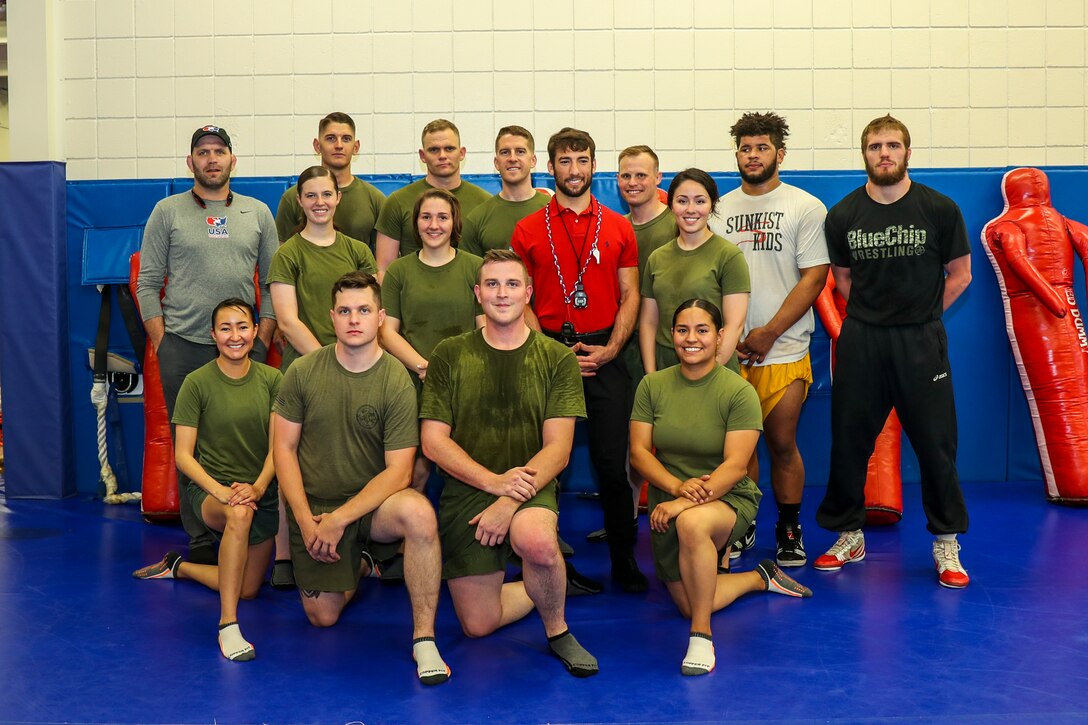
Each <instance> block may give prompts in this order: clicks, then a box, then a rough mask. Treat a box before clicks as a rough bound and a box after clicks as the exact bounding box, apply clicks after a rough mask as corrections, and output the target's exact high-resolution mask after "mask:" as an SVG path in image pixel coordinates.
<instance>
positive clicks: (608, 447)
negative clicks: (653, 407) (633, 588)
mask: <svg viewBox="0 0 1088 725" xmlns="http://www.w3.org/2000/svg"><path fill="white" fill-rule="evenodd" d="M582 387H583V390H584V391H585V395H586V414H587V415H586V424H587V425H588V427H589V459H590V461H591V462H592V463H593V469H594V470H595V471H596V473H597V485H598V487H599V490H600V492H601V505H602V507H603V508H604V528H605V531H606V532H607V533H608V548H609V550H610V551H611V553H612V559H613V560H615V559H617V558H626V557H628V556H630V555H631V554H632V553H633V552H634V549H635V531H634V527H633V526H632V525H631V522H632V521H634V519H635V507H634V501H633V500H632V496H631V484H630V483H629V482H628V479H627V444H628V431H629V430H630V425H631V405H632V403H633V399H632V396H631V377H630V375H628V373H627V367H626V366H625V365H624V363H623V360H622V359H621V358H620V357H617V358H616V359H614V360H613V361H612V362H610V363H608V364H607V365H603V366H601V367H600V368H598V369H597V374H596V375H595V376H593V377H588V378H582Z"/></svg>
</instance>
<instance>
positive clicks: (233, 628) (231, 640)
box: [219, 622, 257, 662]
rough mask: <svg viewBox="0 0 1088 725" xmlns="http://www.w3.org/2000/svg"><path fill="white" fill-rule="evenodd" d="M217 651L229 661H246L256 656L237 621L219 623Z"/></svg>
mask: <svg viewBox="0 0 1088 725" xmlns="http://www.w3.org/2000/svg"><path fill="white" fill-rule="evenodd" d="M219 651H220V652H222V653H223V656H224V657H226V658H227V659H228V660H230V661H231V662H247V661H249V660H251V659H253V658H254V657H256V656H257V653H256V651H254V649H253V645H251V644H250V643H249V642H247V641H246V638H245V637H243V636H242V630H241V629H240V628H239V627H238V623H237V622H230V623H229V624H221V625H219Z"/></svg>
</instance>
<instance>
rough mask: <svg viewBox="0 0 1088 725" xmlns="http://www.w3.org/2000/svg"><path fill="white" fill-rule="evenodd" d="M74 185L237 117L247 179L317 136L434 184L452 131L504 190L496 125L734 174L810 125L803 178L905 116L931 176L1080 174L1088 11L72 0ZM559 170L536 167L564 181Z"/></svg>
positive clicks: (68, 0) (68, 41)
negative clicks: (747, 139)
mask: <svg viewBox="0 0 1088 725" xmlns="http://www.w3.org/2000/svg"><path fill="white" fill-rule="evenodd" d="M60 11H61V15H62V18H61V22H62V28H63V35H64V42H63V45H62V55H63V58H62V64H61V68H62V73H63V81H62V84H61V85H62V89H61V90H62V97H63V105H62V108H63V112H64V114H65V131H64V146H65V154H66V156H67V160H68V176H69V178H70V179H107V178H148V177H171V176H184V175H186V173H187V172H186V169H185V166H184V161H183V157H184V155H185V153H186V152H187V145H186V144H187V143H188V138H189V135H190V134H191V133H192V131H193V130H194V129H195V128H196V127H197V126H199V125H201V124H204V123H207V122H214V123H218V124H220V125H222V126H224V127H225V128H227V129H228V131H229V132H230V133H231V135H232V137H233V138H234V141H235V144H234V145H235V152H236V153H237V155H238V156H239V168H238V171H237V173H238V174H241V175H246V176H261V175H278V174H284V175H288V174H296V173H298V172H299V171H300V170H301V169H303V168H305V167H306V166H308V165H310V164H311V163H313V161H314V156H313V155H312V153H308V149H310V141H311V139H312V138H313V137H314V135H315V134H316V124H317V120H318V119H319V118H320V117H321V116H323V115H324V114H325V113H327V112H329V111H332V110H342V111H346V112H348V113H350V114H351V115H352V116H353V117H354V118H355V119H356V121H357V123H358V126H359V135H360V137H361V139H362V153H361V155H360V158H359V159H358V161H357V163H356V166H355V168H356V170H357V171H358V172H359V173H364V174H365V173H393V172H400V173H420V172H421V167H420V164H419V162H418V159H417V157H416V153H415V151H416V149H417V148H418V146H419V130H420V128H421V127H422V126H423V125H424V124H425V123H426V122H427V121H429V120H431V119H433V118H436V117H440V116H443V117H447V118H450V119H452V120H454V121H455V122H456V123H457V124H458V125H459V126H460V128H461V132H462V140H463V142H464V143H465V145H466V146H467V147H468V149H469V157H468V161H467V166H466V170H467V171H469V172H490V171H492V167H491V153H490V149H491V144H492V141H493V138H494V132H495V130H496V129H497V128H499V127H500V126H503V125H506V124H510V123H517V124H521V125H524V126H527V127H528V128H529V129H530V130H532V131H533V133H534V134H535V135H536V136H537V139H538V145H540V146H543V144H544V142H545V141H546V139H547V137H548V136H549V135H550V134H551V133H552V132H554V131H555V130H557V129H559V128H560V127H561V126H564V125H574V126H577V127H580V128H584V129H586V130H588V131H589V132H590V133H592V134H593V136H594V138H595V139H596V141H597V144H598V159H599V166H600V168H601V169H603V170H611V169H614V168H615V165H616V162H615V157H616V151H617V150H618V149H622V148H623V147H625V146H627V145H629V144H635V143H647V144H650V145H651V146H653V147H654V148H656V149H657V150H658V151H659V153H660V155H661V158H662V166H663V168H665V169H666V170H679V169H681V168H683V167H686V166H690V165H698V166H701V167H704V168H707V169H710V170H734V169H735V166H734V162H733V158H732V155H731V153H730V148H731V145H730V140H729V138H728V128H729V126H730V125H731V124H732V123H733V121H734V120H735V119H736V117H737V116H738V115H739V114H740V113H742V112H744V111H746V110H767V109H774V110H777V111H779V112H781V113H783V114H784V115H786V116H787V118H788V119H789V121H790V124H791V127H792V131H793V136H792V138H791V142H790V144H789V148H790V151H789V156H788V158H787V164H786V165H787V168H793V169H850V168H859V167H860V162H859V154H858V149H857V147H858V143H859V142H858V138H857V137H858V134H859V133H860V130H861V129H862V127H863V126H864V124H865V123H866V122H867V121H868V120H869V119H871V118H873V117H875V116H877V115H880V114H882V113H885V112H887V111H889V110H891V111H892V112H893V113H894V114H895V115H896V116H898V117H900V118H901V119H903V120H904V121H905V122H906V123H907V124H908V126H909V127H910V129H911V132H912V136H913V145H914V156H913V164H914V165H915V166H917V167H965V166H1005V165H1011V164H1040V165H1041V164H1049V165H1070V164H1072V165H1079V164H1084V163H1085V161H1086V159H1085V141H1086V136H1085V126H1086V124H1088V111H1086V110H1085V84H1086V78H1085V47H1086V46H1088V29H1086V27H1085V20H1086V16H1088V0H1017V1H1015V2H1010V1H1009V0H852V1H851V0H760V1H755V2H745V1H741V0H615V1H613V0H580V1H579V2H577V3H576V2H574V0H456V2H455V1H454V0H62V2H61V3H60ZM544 156H545V155H544V154H542V155H541V158H542V161H541V164H540V167H539V168H540V169H541V170H543V168H544Z"/></svg>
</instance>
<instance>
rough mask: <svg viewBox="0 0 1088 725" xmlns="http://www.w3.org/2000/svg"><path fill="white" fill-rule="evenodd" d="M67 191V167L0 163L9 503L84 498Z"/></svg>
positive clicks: (1, 370) (1, 371)
mask: <svg viewBox="0 0 1088 725" xmlns="http://www.w3.org/2000/svg"><path fill="white" fill-rule="evenodd" d="M65 191H66V188H65V183H64V166H63V165H62V164H59V163H56V162H49V161H45V162H33V163H4V164H0V220H3V222H2V223H0V388H2V389H3V406H4V422H5V423H6V425H4V466H5V473H4V478H5V485H6V493H7V496H8V497H9V498H64V497H66V496H71V495H73V494H75V492H76V478H75V476H74V475H73V471H74V467H73V458H72V442H71V432H70V430H71V429H70V427H69V421H70V419H71V417H72V405H71V397H70V396H69V389H68V337H69V335H68V332H69V329H68V319H67V315H66V314H65V308H66V306H67V304H68V300H67V293H68V290H69V289H70V284H68V280H67V279H66V274H67V270H68V260H67V259H66V257H65V254H64V214H65ZM78 268H79V267H78V265H77V266H76V269H78Z"/></svg>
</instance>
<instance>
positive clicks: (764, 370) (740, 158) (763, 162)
mask: <svg viewBox="0 0 1088 725" xmlns="http://www.w3.org/2000/svg"><path fill="white" fill-rule="evenodd" d="M789 132H790V131H789V125H788V124H787V123H786V119H784V118H782V117H781V116H779V115H778V114H776V113H745V114H744V115H743V116H741V117H740V119H739V120H738V121H737V122H736V123H735V124H734V125H733V127H732V128H731V129H729V133H730V135H732V136H733V139H734V141H736V144H737V168H738V170H739V171H740V177H741V184H740V188H738V189H734V190H733V191H731V192H729V193H728V194H725V195H724V196H722V198H721V199H720V200H719V201H718V210H717V217H718V218H717V219H715V220H712V222H711V228H712V229H713V230H714V231H715V232H716V233H718V234H719V235H721V236H723V237H725V238H726V239H728V240H729V241H731V242H733V243H734V244H736V245H737V246H738V247H740V249H741V251H742V252H744V259H745V261H746V262H747V263H748V269H749V273H750V275H751V279H752V296H751V301H750V302H749V304H748V316H747V318H746V320H745V323H744V333H743V335H742V338H741V341H740V343H738V345H737V354H738V355H739V356H740V359H741V362H742V365H741V373H742V374H743V376H744V377H745V378H746V379H747V380H748V381H749V382H750V383H752V385H753V386H754V387H755V389H756V392H757V393H759V402H760V406H761V407H762V409H763V431H764V433H763V435H764V440H765V441H766V443H767V451H768V453H769V454H770V459H771V488H772V489H773V491H774V498H775V502H776V503H777V504H778V524H777V526H776V527H775V538H776V541H777V560H778V565H779V566H787V567H788V566H803V565H804V564H805V562H806V560H807V557H806V555H805V547H804V543H803V542H802V539H801V525H800V523H799V515H800V511H801V494H802V491H803V490H804V485H805V467H804V462H803V461H802V460H801V454H800V452H799V451H798V449H797V421H798V419H799V418H800V416H801V405H802V404H803V403H804V402H805V397H806V396H807V395H808V387H809V385H811V384H812V365H811V363H810V361H809V354H808V346H809V338H810V336H811V335H812V330H813V326H814V324H815V322H814V317H813V314H812V303H813V302H815V300H816V297H817V296H818V295H819V294H820V290H822V289H823V287H824V283H825V281H826V279H827V270H828V267H829V259H828V256H827V241H826V240H825V238H824V217H825V216H827V209H826V208H825V207H824V205H823V204H822V203H820V201H819V200H818V199H817V198H816V197H814V196H812V195H811V194H809V193H807V192H805V191H802V190H801V189H798V188H797V187H795V186H790V185H789V184H784V183H782V181H781V179H779V177H778V166H779V164H781V163H782V161H783V159H785V157H786V145H785V141H786V138H787V137H788V136H789ZM748 474H749V475H750V476H751V477H752V479H753V480H755V481H758V480H759V462H758V460H757V458H756V456H755V455H753V456H752V460H751V462H750V463H749V466H748ZM754 543H755V528H754V524H753V527H752V528H750V529H749V531H748V534H747V535H746V536H745V538H744V540H742V543H741V544H740V545H738V547H737V548H736V550H735V551H734V552H732V553H733V555H737V554H739V553H740V550H741V549H742V548H749V547H751V546H752V545H753V544H754Z"/></svg>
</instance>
